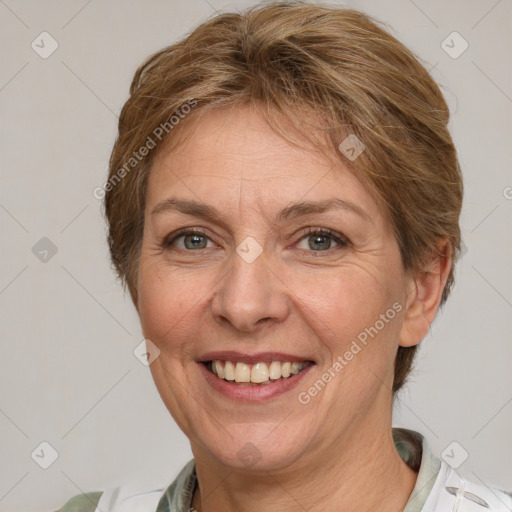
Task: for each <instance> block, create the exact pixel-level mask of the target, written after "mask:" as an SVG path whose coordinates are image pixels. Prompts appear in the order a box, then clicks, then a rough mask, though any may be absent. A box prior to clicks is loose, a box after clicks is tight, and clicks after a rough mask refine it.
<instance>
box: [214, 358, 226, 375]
mask: <svg viewBox="0 0 512 512" xmlns="http://www.w3.org/2000/svg"><path fill="white" fill-rule="evenodd" d="M213 366H214V367H215V373H216V374H217V377H219V378H220V379H223V378H224V368H222V363H221V362H220V361H214V362H213Z"/></svg>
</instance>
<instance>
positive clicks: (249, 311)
mask: <svg viewBox="0 0 512 512" xmlns="http://www.w3.org/2000/svg"><path fill="white" fill-rule="evenodd" d="M271 265H272V263H271V262H270V261H269V258H266V257H265V253H262V254H261V255H260V256H258V257H257V258H256V259H255V260H254V261H252V262H250V263H249V262H247V261H245V260H244V259H243V258H242V257H241V256H240V255H239V254H238V253H236V252H234V253H233V256H232V261H230V268H229V270H228V271H227V273H226V274H225V276H224V278H223V281H222V283H221V287H220V289H219V291H218V292H217V293H216V294H215V295H214V297H213V299H212V314H213V317H214V319H215V321H216V322H218V323H220V324H222V325H223V326H224V327H225V326H226V325H227V324H229V325H231V326H232V327H233V328H235V329H236V330H238V331H242V332H247V333H250V332H251V333H252V332H255V331H256V330H258V329H259V328H261V327H262V325H264V324H270V323H276V324H279V323H282V322H283V321H284V320H285V318H286V317H287V315H288V314H289V304H288V300H287V293H286V290H287V289H288V288H287V286H286V284H285V283H283V281H282V280H281V279H279V277H278V271H277V269H273V268H271Z"/></svg>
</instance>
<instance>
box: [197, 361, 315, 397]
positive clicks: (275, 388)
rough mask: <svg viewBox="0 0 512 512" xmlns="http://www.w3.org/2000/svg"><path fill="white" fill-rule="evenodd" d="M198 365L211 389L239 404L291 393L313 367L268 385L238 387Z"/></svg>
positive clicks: (200, 364) (204, 366)
mask: <svg viewBox="0 0 512 512" xmlns="http://www.w3.org/2000/svg"><path fill="white" fill-rule="evenodd" d="M198 365H199V369H200V371H201V372H202V373H203V375H204V378H205V379H206V382H208V384H210V386H211V387H212V388H213V389H215V390H216V391H218V392H219V393H221V394H223V395H224V396H226V397H228V398H231V399H232V400H238V401H240V402H261V401H264V400H271V399H273V398H276V397H278V396H279V395H282V394H284V393H286V392H287V391H291V390H292V389H293V388H295V387H296V386H297V385H298V384H299V382H300V381H301V380H302V379H303V378H304V377H305V375H306V374H308V373H309V371H310V370H311V369H312V368H313V367H314V366H315V365H314V364H311V365H309V366H307V367H306V368H304V369H303V370H302V371H301V372H299V373H297V374H296V375H294V376H293V377H288V378H286V379H279V380H275V381H272V382H271V383H270V384H263V385H254V386H240V385H239V384H233V383H231V382H228V381H226V380H224V379H219V377H217V376H216V375H214V374H213V373H212V372H211V371H210V370H208V368H206V365H204V364H203V363H198Z"/></svg>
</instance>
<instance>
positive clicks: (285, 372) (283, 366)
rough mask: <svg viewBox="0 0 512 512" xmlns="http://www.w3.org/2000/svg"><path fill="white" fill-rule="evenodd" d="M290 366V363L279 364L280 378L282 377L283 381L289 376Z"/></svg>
mask: <svg viewBox="0 0 512 512" xmlns="http://www.w3.org/2000/svg"><path fill="white" fill-rule="evenodd" d="M291 366H292V363H281V376H283V377H284V378H285V379H286V378H288V377H289V376H290V367H291Z"/></svg>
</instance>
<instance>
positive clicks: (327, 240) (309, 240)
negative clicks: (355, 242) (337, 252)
mask: <svg viewBox="0 0 512 512" xmlns="http://www.w3.org/2000/svg"><path fill="white" fill-rule="evenodd" d="M300 240H301V241H300V242H299V244H298V247H299V249H301V250H306V251H314V252H326V251H328V250H330V249H332V248H333V247H332V242H333V241H334V242H335V244H336V245H337V246H339V247H340V248H343V247H346V246H347V245H348V241H347V240H346V239H345V238H344V237H343V236H342V235H340V234H339V233H335V232H334V231H331V230H330V229H325V228H309V229H308V230H307V233H306V235H305V236H303V237H302V238H301V239H300ZM302 241H305V242H306V244H305V245H306V247H300V244H301V243H302Z"/></svg>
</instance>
